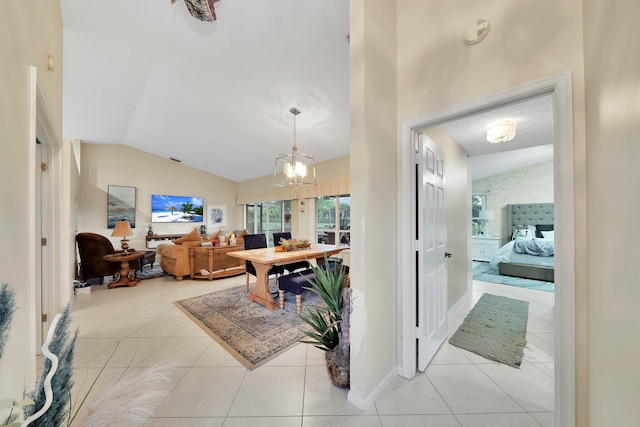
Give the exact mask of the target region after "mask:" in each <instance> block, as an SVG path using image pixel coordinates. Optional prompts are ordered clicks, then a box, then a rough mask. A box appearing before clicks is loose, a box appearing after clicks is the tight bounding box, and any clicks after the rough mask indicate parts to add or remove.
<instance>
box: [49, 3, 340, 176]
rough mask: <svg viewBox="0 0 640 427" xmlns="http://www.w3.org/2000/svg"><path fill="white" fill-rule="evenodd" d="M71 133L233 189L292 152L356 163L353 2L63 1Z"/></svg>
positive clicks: (65, 96) (65, 114)
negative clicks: (176, 162)
mask: <svg viewBox="0 0 640 427" xmlns="http://www.w3.org/2000/svg"><path fill="white" fill-rule="evenodd" d="M60 4H61V9H62V18H63V31H64V64H63V72H64V77H63V87H64V94H63V117H64V122H63V131H64V135H65V136H66V137H69V138H74V139H79V140H82V141H83V142H85V143H113V144H126V145H129V146H131V147H135V148H138V149H140V150H143V151H147V152H150V153H153V154H156V155H159V156H162V157H166V158H169V157H174V158H177V159H180V160H182V162H183V163H184V164H186V165H188V166H191V167H194V168H198V169H201V170H204V171H208V172H210V173H213V174H216V175H219V176H222V177H225V178H228V179H231V180H234V181H244V180H247V179H250V178H255V177H259V176H264V175H269V174H271V173H273V166H274V160H275V156H276V154H279V153H287V152H291V147H292V145H293V116H292V115H291V114H290V113H289V109H290V108H291V107H293V106H296V107H298V109H300V110H301V111H302V114H300V115H299V116H298V117H297V119H296V121H297V123H296V127H297V145H298V150H299V152H301V153H309V154H313V155H315V157H316V162H318V161H325V160H329V159H333V158H337V157H342V156H345V155H348V154H349V42H348V40H347V35H348V33H349V2H348V1H346V0H322V1H317V0H270V1H256V0H222V1H220V2H218V3H216V14H217V17H218V19H217V21H214V22H203V21H198V20H196V19H195V18H193V17H192V16H191V15H190V14H189V12H188V11H187V8H186V6H185V3H184V1H178V2H176V3H175V4H174V5H172V4H171V2H170V0H163V1H158V0H136V1H131V0H108V1H99V0H60Z"/></svg>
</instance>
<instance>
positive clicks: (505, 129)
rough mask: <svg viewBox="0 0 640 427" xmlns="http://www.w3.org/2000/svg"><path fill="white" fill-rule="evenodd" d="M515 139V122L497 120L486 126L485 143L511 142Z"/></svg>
mask: <svg viewBox="0 0 640 427" xmlns="http://www.w3.org/2000/svg"><path fill="white" fill-rule="evenodd" d="M515 137H516V122H514V121H513V120H508V119H506V120H499V121H497V122H493V123H491V124H490V125H489V126H487V141H489V142H490V143H492V144H499V143H501V142H508V141H511V140H512V139H513V138H515Z"/></svg>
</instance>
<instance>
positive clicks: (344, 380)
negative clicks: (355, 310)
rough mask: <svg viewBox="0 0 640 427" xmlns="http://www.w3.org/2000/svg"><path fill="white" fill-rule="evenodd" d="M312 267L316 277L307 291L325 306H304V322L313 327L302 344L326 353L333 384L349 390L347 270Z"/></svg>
mask: <svg viewBox="0 0 640 427" xmlns="http://www.w3.org/2000/svg"><path fill="white" fill-rule="evenodd" d="M324 260H325V263H324V265H325V266H326V267H325V266H312V267H311V268H312V269H313V272H314V275H313V276H312V278H308V279H307V282H309V286H308V289H309V290H310V291H311V292H313V293H315V294H317V295H318V296H319V297H320V298H322V300H323V301H324V303H325V306H322V307H319V306H314V305H305V306H304V312H303V314H302V315H301V317H302V320H303V321H304V322H305V323H307V324H308V325H309V326H311V327H312V329H313V330H312V331H306V332H305V335H306V336H307V337H308V338H309V339H307V340H304V341H303V342H304V343H306V344H313V345H314V346H315V347H317V348H319V349H321V350H324V351H325V362H326V365H327V370H328V372H329V377H330V378H331V382H332V383H333V384H334V385H335V386H336V387H339V388H349V372H350V369H349V310H350V307H351V305H350V301H351V289H350V288H349V280H348V275H347V273H346V268H345V267H344V266H342V264H340V263H333V266H330V264H329V261H328V259H327V257H326V255H325V258H324Z"/></svg>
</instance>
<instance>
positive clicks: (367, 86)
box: [349, 0, 398, 404]
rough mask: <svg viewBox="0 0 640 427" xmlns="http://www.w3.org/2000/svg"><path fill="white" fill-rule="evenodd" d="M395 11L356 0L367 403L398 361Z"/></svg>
mask: <svg viewBox="0 0 640 427" xmlns="http://www.w3.org/2000/svg"><path fill="white" fill-rule="evenodd" d="M395 16H396V2H395V1H389V0H352V1H351V10H350V24H351V32H350V34H351V39H350V40H351V42H350V46H351V72H350V73H351V75H350V92H351V224H352V227H351V230H352V232H351V260H350V262H351V274H350V276H351V287H352V289H353V298H352V301H353V314H352V315H351V324H352V329H351V390H350V392H349V400H351V401H352V402H354V403H356V404H362V403H363V402H365V401H366V400H367V399H368V398H369V396H371V394H372V392H373V391H374V389H376V387H378V386H379V385H380V384H381V383H383V382H385V381H386V379H388V378H389V376H390V375H394V373H395V370H396V366H397V350H396V348H397V345H396V339H397V338H396V336H397V326H396V323H397V303H396V301H397V296H396V295H397V288H396V285H395V284H396V282H397V260H396V248H397V238H396V235H395V233H396V230H397V228H396V227H397V218H396V217H397V215H396V211H397V203H398V196H397V190H398V189H397V162H396V161H394V159H396V157H397V149H396V147H397V140H398V121H397V104H396V81H397V77H398V75H397V74H396V37H395V34H396V20H395ZM365 403H367V402H365Z"/></svg>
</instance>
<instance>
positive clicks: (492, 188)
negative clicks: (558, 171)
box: [472, 161, 553, 244]
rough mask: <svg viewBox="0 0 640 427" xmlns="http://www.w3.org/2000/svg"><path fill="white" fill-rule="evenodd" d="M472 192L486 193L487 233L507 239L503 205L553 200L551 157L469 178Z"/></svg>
mask: <svg viewBox="0 0 640 427" xmlns="http://www.w3.org/2000/svg"><path fill="white" fill-rule="evenodd" d="M472 185H473V189H472V193H473V194H480V195H484V196H487V207H488V208H487V212H489V221H488V235H489V236H497V237H500V238H501V239H502V243H503V244H504V243H506V242H507V241H509V240H511V230H507V205H508V204H514V203H553V161H548V162H544V163H538V164H537V165H532V166H527V167H526V168H521V169H516V170H513V171H509V172H505V173H501V174H498V175H493V176H489V177H486V178H482V179H478V180H476V181H473V184H472Z"/></svg>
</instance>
